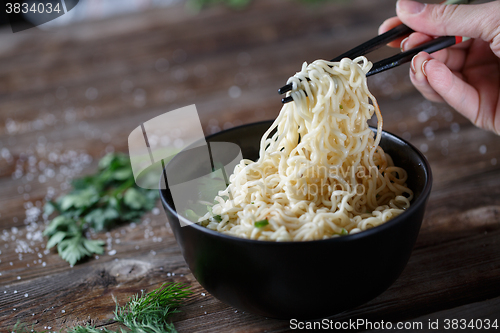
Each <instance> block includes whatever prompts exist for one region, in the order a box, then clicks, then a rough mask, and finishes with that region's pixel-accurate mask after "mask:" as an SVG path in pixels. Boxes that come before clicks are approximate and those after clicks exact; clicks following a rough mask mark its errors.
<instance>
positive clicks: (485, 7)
mask: <svg viewBox="0 0 500 333" xmlns="http://www.w3.org/2000/svg"><path fill="white" fill-rule="evenodd" d="M396 12H397V15H398V16H397V17H392V18H390V19H388V20H386V21H385V22H384V23H382V25H381V26H380V28H379V33H384V32H386V31H388V30H390V29H392V28H394V27H395V26H396V25H398V24H400V23H401V22H403V23H404V24H406V25H407V26H409V27H410V28H412V29H413V30H415V31H416V32H414V33H412V34H411V35H410V36H409V37H407V38H405V39H403V40H399V41H396V42H392V43H390V44H389V45H390V46H393V47H399V46H401V49H402V50H409V49H411V48H414V47H415V46H417V45H419V44H422V43H425V42H427V41H429V40H431V39H432V38H433V37H435V36H466V37H471V38H473V39H472V40H468V41H466V42H463V43H460V44H457V45H454V46H452V47H450V48H447V49H443V50H441V51H438V52H435V53H433V54H432V56H431V55H429V54H428V53H425V52H420V53H419V54H417V55H416V56H415V57H414V58H413V59H412V62H411V69H410V79H411V82H412V83H413V85H414V86H415V87H416V88H417V89H418V90H419V91H420V92H421V93H422V95H423V96H424V97H425V98H427V99H428V100H431V101H435V102H443V101H444V102H446V103H448V104H449V105H450V106H452V107H453V108H454V109H455V110H457V111H458V112H460V113H461V114H463V115H464V116H465V117H467V118H468V119H470V120H471V121H472V122H473V123H474V124H475V125H477V126H478V127H481V128H484V129H488V130H491V131H493V132H495V133H496V134H499V135H500V1H493V2H489V3H485V4H480V5H431V4H423V3H418V2H415V1H409V0H399V1H398V2H397V4H396Z"/></svg>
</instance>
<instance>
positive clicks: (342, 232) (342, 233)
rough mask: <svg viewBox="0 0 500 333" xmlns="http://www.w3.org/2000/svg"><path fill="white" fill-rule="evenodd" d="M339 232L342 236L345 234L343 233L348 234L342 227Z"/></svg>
mask: <svg viewBox="0 0 500 333" xmlns="http://www.w3.org/2000/svg"><path fill="white" fill-rule="evenodd" d="M340 234H341V235H342V236H345V235H348V234H349V232H348V231H347V230H346V229H344V228H342V231H340Z"/></svg>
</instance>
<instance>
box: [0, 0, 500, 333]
mask: <svg viewBox="0 0 500 333" xmlns="http://www.w3.org/2000/svg"><path fill="white" fill-rule="evenodd" d="M394 5H395V1H394V0H383V1H369V0H357V1H349V2H347V1H339V2H335V1H330V2H324V3H320V4H315V5H306V4H301V3H297V2H293V1H286V0H273V1H267V0H266V1H264V0H257V1H254V2H253V3H252V4H251V5H250V6H249V7H248V8H247V9H245V10H236V11H235V10H229V9H227V8H224V7H214V8H210V9H207V10H205V11H203V12H202V13H200V14H194V13H190V12H189V11H186V10H185V8H184V6H183V5H182V4H179V5H176V6H173V7H169V8H162V9H155V10H151V11H147V12H144V13H139V14H130V15H127V16H123V17H115V18H112V19H108V20H103V21H96V22H90V23H79V24H76V25H73V26H68V27H64V28H63V29H60V30H57V31H52V32H44V31H38V30H35V29H33V30H29V31H25V32H21V33H17V34H12V33H10V32H9V31H8V30H4V31H1V38H2V43H1V44H0V78H1V79H0V189H1V190H0V230H1V231H0V274H1V275H0V331H1V332H7V331H9V329H10V328H11V327H12V326H13V325H14V324H16V322H18V321H20V322H23V323H26V324H28V325H31V324H34V327H35V328H36V329H44V328H46V329H49V330H57V331H59V330H62V329H64V328H66V327H71V326H74V325H76V324H85V323H91V324H93V325H97V326H100V327H109V328H116V327H117V325H116V323H113V322H110V319H112V312H113V310H114V307H115V303H114V301H113V296H114V297H116V299H117V300H118V301H119V302H120V303H122V304H123V303H124V302H126V300H127V299H128V297H130V296H131V295H132V294H134V293H140V291H141V290H147V291H150V290H152V289H154V288H157V287H159V286H160V285H161V284H162V283H163V282H168V281H176V282H184V283H187V284H189V285H190V286H191V288H192V290H193V291H194V295H193V297H191V298H190V299H189V300H188V301H187V302H186V305H185V306H184V307H182V312H181V313H179V314H176V315H175V316H174V318H173V320H174V322H175V325H176V327H177V329H178V330H179V331H180V332H201V331H203V332H228V331H235V332H264V331H267V332H281V331H287V330H289V323H288V322H287V321H280V320H274V319H267V318H262V317H259V316H256V315H252V314H249V313H243V312H241V311H238V310H236V309H234V308H232V307H230V306H227V305H225V304H224V303H222V302H220V301H218V300H216V299H215V298H213V297H212V296H211V295H209V294H208V293H206V292H205V291H204V289H203V288H202V287H201V286H200V285H199V284H198V283H197V282H196V280H195V279H194V277H193V275H192V274H191V273H190V271H189V269H188V268H187V266H186V264H185V262H184V260H183V258H182V255H181V253H180V250H179V248H178V246H177V244H176V241H175V239H174V237H173V235H172V232H171V230H170V228H169V226H168V223H167V220H166V217H165V215H164V212H163V211H162V210H159V209H156V210H154V211H153V212H151V213H149V214H147V215H146V216H145V217H143V218H142V219H141V220H140V221H137V222H136V223H135V224H128V225H123V226H120V227H118V228H115V229H113V230H110V231H109V232H108V233H102V234H98V235H96V237H97V238H100V239H103V240H105V241H106V242H107V245H106V253H105V254H103V255H101V256H97V257H93V258H90V259H88V260H86V261H84V262H81V263H79V264H77V265H75V267H70V266H69V265H68V264H67V263H66V262H65V261H63V260H61V259H60V258H59V256H58V255H57V253H55V251H53V250H52V251H48V250H45V249H44V244H45V241H46V239H44V238H43V237H42V236H41V232H42V231H43V229H44V227H45V223H46V221H44V218H43V217H42V215H41V213H40V208H41V207H42V205H43V202H44V199H45V198H46V197H47V196H57V195H59V194H61V193H64V192H65V191H67V190H68V186H67V181H68V180H69V179H71V178H72V177H75V176H78V175H82V174H85V173H92V172H94V170H95V168H96V163H97V160H98V159H99V158H100V157H101V156H103V155H104V154H105V153H106V152H109V151H113V150H114V151H123V152H126V151H127V137H128V134H129V133H130V132H131V131H132V130H133V129H134V128H135V127H137V126H138V125H139V124H140V123H142V122H144V121H147V120H149V119H151V118H153V117H155V116H157V115H160V114H163V113H164V112H166V111H170V110H174V109H176V108H179V107H182V106H186V105H190V104H196V106H197V108H198V111H199V113H200V116H201V121H202V125H203V129H204V131H205V133H206V134H210V133H213V132H216V131H219V130H221V129H223V128H228V127H232V126H236V125H239V124H244V123H250V122H254V121H259V120H266V119H271V118H273V117H275V116H276V115H277V113H278V112H279V110H280V99H279V97H278V95H277V93H276V89H277V88H278V87H280V86H281V85H282V84H283V83H285V81H286V79H287V78H288V77H289V76H290V75H292V74H293V73H295V71H297V70H299V69H300V66H301V64H302V62H303V61H313V60H315V59H317V58H333V57H334V56H336V55H337V54H339V53H341V52H343V51H345V50H347V49H349V48H351V47H353V46H355V45H357V44H359V43H360V42H362V41H364V40H366V39H368V38H369V37H372V36H373V35H374V34H376V32H377V28H378V25H379V24H380V23H381V22H382V21H383V20H384V19H385V18H388V17H390V16H393V15H394ZM390 52H393V51H391V50H389V49H383V50H382V51H379V52H377V54H375V55H374V58H373V59H374V60H377V57H378V58H380V57H382V56H384V55H387V54H389V53H390ZM369 81H370V87H371V89H372V92H373V93H374V95H375V96H376V97H377V99H378V102H379V105H380V106H381V109H382V113H383V115H384V129H385V130H387V131H390V132H392V133H395V134H397V135H400V136H402V137H403V138H406V139H408V140H409V141H410V142H412V143H413V144H414V145H415V146H416V147H418V148H420V149H421V150H422V151H423V152H424V153H425V155H426V156H427V158H428V160H429V162H430V164H431V166H432V171H433V174H434V186H433V190H432V194H431V197H430V200H429V203H428V207H427V212H426V216H425V220H424V222H423V225H422V229H421V232H420V235H419V238H418V241H417V244H416V246H415V249H414V251H413V254H412V256H411V258H410V261H409V263H408V265H407V267H406V269H405V270H404V272H403V273H402V275H401V277H400V278H399V279H398V280H397V281H396V282H395V283H394V284H393V285H392V286H391V287H390V288H389V289H388V290H387V291H386V292H384V293H383V294H382V295H380V296H379V297H377V298H376V299H374V300H372V301H371V302H369V303H367V304H364V305H362V306H360V307H358V308H356V309H354V310H352V311H348V312H345V313H342V314H339V315H336V316H334V317H332V318H331V319H333V320H335V321H345V320H349V319H358V318H363V319H369V320H372V321H380V320H384V321H393V322H397V321H407V320H414V321H422V322H424V323H426V322H427V321H428V320H435V319H440V320H443V319H445V318H450V319H451V318H465V319H477V318H489V319H491V320H494V319H499V320H500V241H499V240H500V138H499V137H498V136H495V135H494V134H492V133H489V132H486V131H483V130H480V129H478V128H475V127H474V126H473V125H471V124H470V123H469V122H468V121H467V120H466V119H465V118H463V117H462V116H460V115H459V114H457V113H456V112H455V111H453V110H452V109H450V108H448V107H446V106H444V105H439V104H433V103H430V102H427V101H425V100H424V99H423V98H422V97H421V96H420V95H419V94H418V92H417V91H416V90H415V89H414V88H413V87H412V85H411V83H410V82H409V79H408V66H403V67H402V68H398V69H395V70H392V71H391V72H386V73H383V74H379V75H377V76H375V77H371V78H370V79H369ZM158 207H160V206H159V205H158ZM304 274H307V272H304Z"/></svg>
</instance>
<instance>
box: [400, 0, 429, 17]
mask: <svg viewBox="0 0 500 333" xmlns="http://www.w3.org/2000/svg"><path fill="white" fill-rule="evenodd" d="M425 6H426V4H425V3H421V2H416V1H409V0H399V1H398V2H397V3H396V8H397V9H398V10H399V11H401V12H405V13H408V14H418V13H420V12H421V11H423V10H424V8H425Z"/></svg>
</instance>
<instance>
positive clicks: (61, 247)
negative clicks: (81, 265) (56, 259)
mask: <svg viewBox="0 0 500 333" xmlns="http://www.w3.org/2000/svg"><path fill="white" fill-rule="evenodd" d="M84 239H85V238H84V237H83V236H82V235H75V236H74V237H71V238H66V239H64V240H63V241H61V242H60V243H59V244H58V245H57V252H59V255H60V256H61V258H63V259H64V260H66V261H67V262H69V264H70V265H74V264H76V262H77V261H78V260H80V259H82V258H83V257H86V256H89V255H91V252H90V251H88V250H87V248H86V247H85V246H84Z"/></svg>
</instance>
